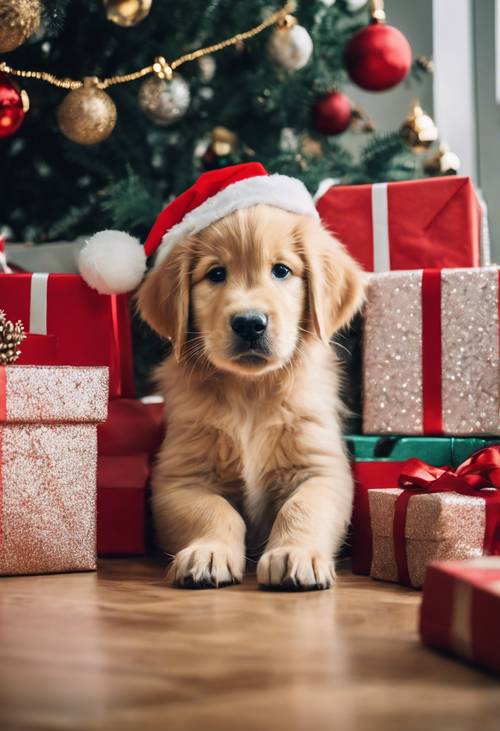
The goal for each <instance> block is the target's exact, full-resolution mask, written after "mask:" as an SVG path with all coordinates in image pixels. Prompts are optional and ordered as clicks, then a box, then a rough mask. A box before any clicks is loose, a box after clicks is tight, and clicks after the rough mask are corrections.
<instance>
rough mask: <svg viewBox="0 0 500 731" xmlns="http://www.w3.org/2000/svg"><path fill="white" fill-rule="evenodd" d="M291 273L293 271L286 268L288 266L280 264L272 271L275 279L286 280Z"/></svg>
mask: <svg viewBox="0 0 500 731" xmlns="http://www.w3.org/2000/svg"><path fill="white" fill-rule="evenodd" d="M291 273H292V272H291V270H290V269H289V268H288V267H287V266H286V264H281V263H278V264H275V265H274V266H273V268H272V269H271V274H272V275H273V277H274V278H275V279H286V278H287V277H288V275H289V274H291Z"/></svg>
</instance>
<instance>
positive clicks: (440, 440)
mask: <svg viewBox="0 0 500 731" xmlns="http://www.w3.org/2000/svg"><path fill="white" fill-rule="evenodd" d="M345 440H346V445H347V449H348V452H349V454H350V455H351V457H352V459H353V460H354V461H355V462H360V461H363V462H365V461H368V462H373V461H377V462H378V461H379V460H383V461H390V462H405V461H406V460H407V459H411V458H412V457H417V458H418V459H421V460H423V461H424V462H428V463H429V464H432V465H435V466H437V467H440V466H442V465H446V464H451V460H452V442H453V438H452V437H398V436H387V437H380V436H365V435H358V434H353V435H347V436H346V437H345ZM461 441H463V442H467V441H474V442H480V441H484V440H481V439H471V440H468V439H462V440H461ZM381 487H383V485H381Z"/></svg>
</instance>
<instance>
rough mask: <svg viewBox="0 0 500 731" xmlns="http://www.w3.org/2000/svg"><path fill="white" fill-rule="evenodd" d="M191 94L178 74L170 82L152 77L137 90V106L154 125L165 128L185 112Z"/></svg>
mask: <svg viewBox="0 0 500 731" xmlns="http://www.w3.org/2000/svg"><path fill="white" fill-rule="evenodd" d="M190 101H191V93H190V91H189V85H188V83H187V82H186V81H185V79H183V78H182V76H181V75H180V74H174V76H173V77H172V79H171V80H170V81H167V80H165V79H160V78H158V77H157V76H152V77H151V78H150V79H147V80H146V81H145V82H144V83H143V84H142V86H141V88H140V89H139V106H140V107H141V109H142V111H143V112H144V113H145V114H146V116H147V117H149V118H150V119H151V120H152V121H153V122H155V124H159V125H160V126H163V127H166V126H168V125H169V124H174V123H175V122H177V121H178V120H179V119H181V117H183V116H184V114H185V113H186V111H187V108H188V106H189V102H190Z"/></svg>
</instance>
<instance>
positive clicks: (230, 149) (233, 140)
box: [212, 127, 238, 157]
mask: <svg viewBox="0 0 500 731" xmlns="http://www.w3.org/2000/svg"><path fill="white" fill-rule="evenodd" d="M237 146H238V135H236V134H235V133H234V132H232V131H231V130H230V129H227V127H214V128H213V130H212V149H213V151H214V153H215V154H216V155H217V156H218V157H225V156H227V155H233V154H234V152H235V150H236V147H237Z"/></svg>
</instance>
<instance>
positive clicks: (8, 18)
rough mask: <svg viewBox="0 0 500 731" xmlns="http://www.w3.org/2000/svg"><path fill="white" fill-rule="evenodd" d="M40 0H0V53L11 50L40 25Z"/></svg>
mask: <svg viewBox="0 0 500 731" xmlns="http://www.w3.org/2000/svg"><path fill="white" fill-rule="evenodd" d="M40 11H41V5H40V0H0V53H7V51H13V50H14V49H15V48H18V47H19V46H20V45H22V44H23V43H24V42H25V41H26V40H27V39H28V38H29V37H30V36H32V35H33V33H35V32H36V31H37V30H38V28H39V27H40Z"/></svg>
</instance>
